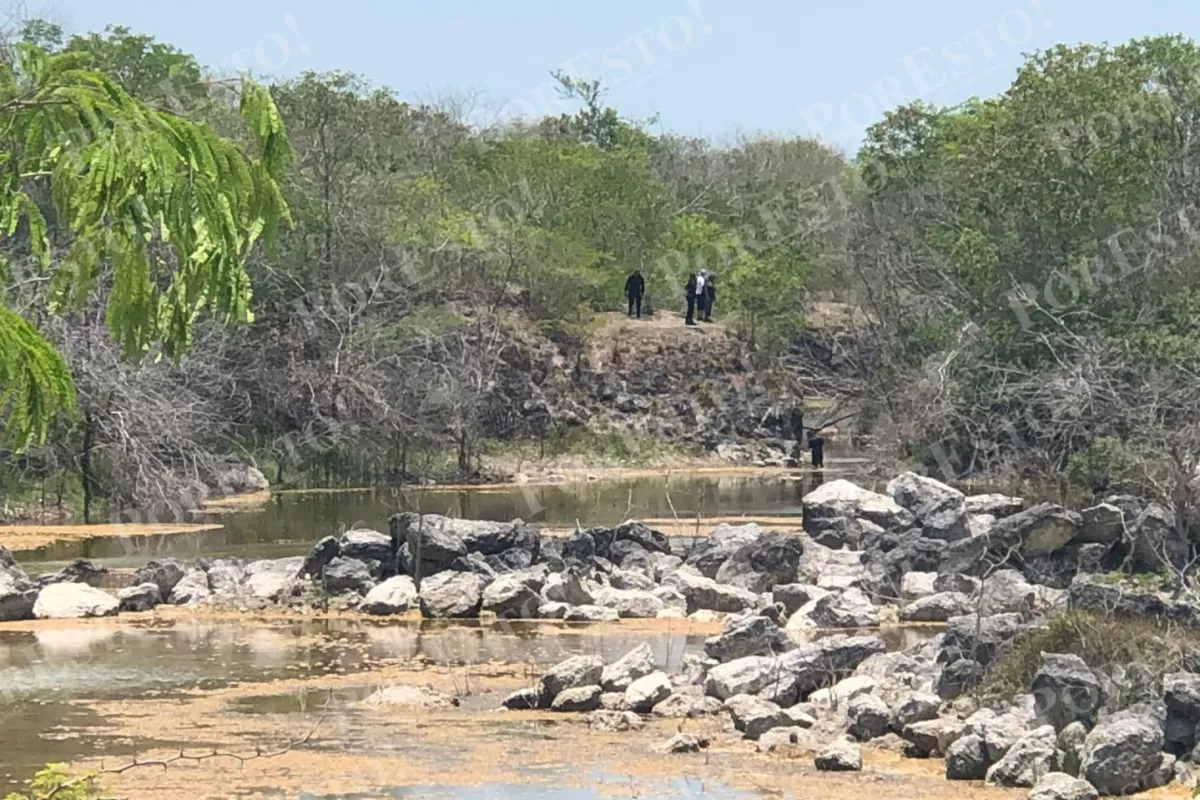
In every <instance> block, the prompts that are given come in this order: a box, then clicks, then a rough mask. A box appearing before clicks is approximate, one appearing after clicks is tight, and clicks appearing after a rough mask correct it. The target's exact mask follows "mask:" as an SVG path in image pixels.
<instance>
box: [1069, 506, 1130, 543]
mask: <svg viewBox="0 0 1200 800" xmlns="http://www.w3.org/2000/svg"><path fill="white" fill-rule="evenodd" d="M1079 517H1080V519H1081V521H1082V522H1081V527H1080V530H1079V535H1078V536H1077V537H1076V541H1078V542H1080V543H1082V544H1103V545H1114V544H1116V543H1117V542H1119V541H1121V539H1123V538H1124V536H1125V514H1124V512H1122V511H1121V509H1120V508H1118V507H1117V506H1114V505H1110V504H1109V503H1100V504H1099V505H1094V506H1091V507H1090V508H1085V509H1084V510H1083V511H1080V512H1079Z"/></svg>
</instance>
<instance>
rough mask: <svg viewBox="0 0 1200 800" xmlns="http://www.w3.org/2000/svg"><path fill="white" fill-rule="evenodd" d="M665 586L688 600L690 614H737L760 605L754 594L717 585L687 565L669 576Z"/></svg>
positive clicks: (732, 587) (736, 588)
mask: <svg viewBox="0 0 1200 800" xmlns="http://www.w3.org/2000/svg"><path fill="white" fill-rule="evenodd" d="M664 585H666V586H670V587H672V588H674V589H677V590H678V591H679V593H680V594H682V595H683V596H684V598H686V599H687V613H689V614H691V613H693V612H695V611H699V610H700V609H708V610H709V611H721V612H725V613H737V612H740V611H745V610H746V609H748V608H754V606H755V605H757V604H758V596H757V595H755V594H754V592H751V591H748V590H746V589H739V588H738V587H736V586H726V585H725V584H723V583H717V582H716V581H715V580H713V579H712V578H706V577H705V576H704V575H701V574H700V573H698V572H696V571H694V570H692V569H690V568H688V567H687V566H686V565H685V566H683V567H680V568H679V569H677V570H676V571H675V572H673V573H671V574H670V575H669V576H667V579H666V582H665V584H664Z"/></svg>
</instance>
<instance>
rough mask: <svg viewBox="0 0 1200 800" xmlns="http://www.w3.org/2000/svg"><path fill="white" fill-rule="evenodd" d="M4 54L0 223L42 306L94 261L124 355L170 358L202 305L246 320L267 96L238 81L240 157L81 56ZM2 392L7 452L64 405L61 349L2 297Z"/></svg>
mask: <svg viewBox="0 0 1200 800" xmlns="http://www.w3.org/2000/svg"><path fill="white" fill-rule="evenodd" d="M14 56H15V57H14V59H13V60H11V61H9V62H6V63H3V64H0V119H3V123H4V127H3V131H4V134H3V135H4V141H3V144H2V145H0V220H2V221H3V226H4V232H5V233H6V234H7V236H8V237H9V238H10V240H11V239H12V237H15V236H18V235H22V234H23V241H24V242H25V245H26V248H27V251H28V255H29V257H30V258H31V259H32V260H33V262H34V263H35V264H36V265H37V267H38V268H39V269H41V270H42V271H44V272H45V273H46V274H47V276H48V277H49V285H50V308H51V309H52V310H53V311H57V312H69V311H70V310H72V309H74V308H77V307H79V306H81V305H82V304H83V302H84V301H85V300H86V299H87V297H88V296H89V295H90V293H91V292H92V291H93V290H94V289H96V288H97V277H98V275H99V270H100V268H101V267H102V266H107V267H108V268H109V269H110V270H111V284H110V285H108V286H106V287H103V288H105V289H106V290H107V304H106V312H105V313H106V319H107V323H108V327H109V329H110V330H111V331H112V334H113V336H114V337H115V338H116V340H117V341H118V342H119V343H120V345H121V346H122V349H123V350H124V352H125V353H126V355H127V356H129V357H141V356H144V355H145V354H147V353H149V352H150V351H151V350H152V348H158V350H159V352H161V354H162V355H164V356H166V357H168V358H178V357H179V356H180V355H182V354H183V353H184V352H185V351H187V349H188V347H189V345H190V343H191V333H192V329H193V326H194V324H195V322H196V320H197V318H198V317H199V315H200V314H201V313H202V312H204V311H206V310H207V311H210V312H212V313H214V314H215V315H217V316H218V317H219V318H220V319H222V320H224V321H226V322H237V321H241V322H245V321H248V320H250V319H251V313H250V280H249V277H248V275H247V273H246V270H245V261H246V257H247V255H248V254H249V252H250V250H251V248H252V247H253V246H254V244H255V242H256V241H258V240H259V239H260V238H266V239H268V240H269V239H271V238H273V236H274V233H275V231H276V228H277V226H278V224H279V222H280V221H281V220H287V219H288V208H287V204H286V202H285V201H284V198H283V196H282V194H281V193H280V190H279V187H278V185H277V183H276V176H278V175H279V174H280V172H281V170H282V169H283V167H284V164H285V162H286V160H287V158H288V156H289V153H290V149H289V145H288V142H287V139H286V136H285V133H284V126H283V122H282V120H281V119H280V116H279V114H278V111H277V110H276V108H275V104H274V103H273V101H272V100H271V97H270V95H269V94H268V93H267V91H266V90H265V89H264V88H263V87H261V86H259V85H258V84H256V83H253V82H251V81H244V82H243V84H242V87H241V94H240V105H239V108H240V112H241V114H242V116H243V118H244V119H245V121H246V124H247V127H248V129H249V133H250V136H251V139H252V141H253V143H254V154H253V155H247V154H246V153H245V152H243V151H242V150H241V149H240V148H239V147H237V146H236V145H235V144H234V143H233V142H231V141H229V140H227V139H224V138H222V137H220V136H219V135H217V134H216V133H215V132H214V131H213V130H212V129H211V128H210V127H208V126H207V125H205V124H203V123H199V122H195V121H192V120H189V119H185V118H182V117H179V116H176V115H174V114H172V113H169V112H165V111H161V110H158V109H156V108H153V107H152V106H150V105H148V104H146V103H145V102H144V101H141V100H139V99H136V98H135V97H133V96H132V95H131V94H130V93H129V92H128V91H126V90H125V89H124V88H122V87H121V86H120V85H119V84H118V83H117V82H116V81H115V80H113V78H112V77H110V76H109V75H107V74H105V73H103V72H99V71H96V70H93V69H88V68H86V66H85V65H86V63H87V58H86V57H85V56H84V55H82V54H80V53H71V52H66V53H57V54H53V55H50V54H47V53H46V52H45V51H44V50H42V49H40V48H38V47H37V46H35V45H32V44H29V43H20V44H17V45H16V46H15V48H14ZM47 215H51V220H52V222H53V227H51V225H50V224H48V222H47ZM52 238H53V241H52ZM60 244H61V246H62V248H63V253H62V256H61V257H52V254H53V253H55V252H56V251H55V250H54V249H52V246H54V247H57V246H59V245H60ZM0 391H2V392H3V395H0V403H2V409H0V410H2V411H3V412H6V413H5V417H6V420H5V426H4V435H5V438H6V442H7V444H8V445H9V446H10V447H12V448H14V449H22V448H24V447H26V446H28V445H29V444H30V443H31V442H37V441H41V440H42V439H43V438H44V437H45V435H46V431H47V426H48V425H49V423H50V420H51V419H52V418H53V416H54V414H55V413H56V412H58V411H62V410H65V409H68V408H70V407H71V405H72V402H73V392H72V386H71V379H70V374H69V370H68V369H67V366H66V364H65V363H64V361H63V359H62V358H61V357H60V356H59V355H58V354H57V353H56V352H55V350H54V348H53V347H52V346H51V345H50V344H49V343H48V342H47V341H46V340H45V339H44V337H43V336H41V334H40V333H39V332H38V331H37V330H36V328H35V327H34V326H33V325H32V324H31V323H30V322H29V321H28V320H26V319H24V318H22V317H21V316H20V315H19V314H17V313H16V312H15V311H13V310H11V309H10V308H0Z"/></svg>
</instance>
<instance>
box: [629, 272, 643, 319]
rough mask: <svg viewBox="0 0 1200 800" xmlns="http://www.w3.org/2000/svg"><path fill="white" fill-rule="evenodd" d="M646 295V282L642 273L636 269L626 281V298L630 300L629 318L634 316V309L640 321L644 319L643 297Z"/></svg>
mask: <svg viewBox="0 0 1200 800" xmlns="http://www.w3.org/2000/svg"><path fill="white" fill-rule="evenodd" d="M645 293H646V281H645V279H644V278H643V277H642V273H641V271H640V270H636V269H635V270H634V271H633V273H632V274H631V275H630V276H629V277H628V278H626V279H625V296H626V297H628V298H629V316H631V317H632V316H633V312H634V309H635V308H636V310H637V317H638V319H641V318H642V295H643V294H645Z"/></svg>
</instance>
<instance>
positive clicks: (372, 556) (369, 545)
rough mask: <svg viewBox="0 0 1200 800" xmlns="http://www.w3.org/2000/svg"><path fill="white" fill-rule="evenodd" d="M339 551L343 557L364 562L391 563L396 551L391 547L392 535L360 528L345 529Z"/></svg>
mask: <svg viewBox="0 0 1200 800" xmlns="http://www.w3.org/2000/svg"><path fill="white" fill-rule="evenodd" d="M340 551H341V552H340V554H341V556H342V557H343V558H354V559H358V560H359V561H364V562H366V561H378V562H379V563H381V564H391V563H392V562H393V561H395V559H396V551H395V550H393V549H392V537H390V536H388V535H387V534H383V533H379V532H378V531H370V530H365V529H361V528H360V529H355V530H351V531H346V533H345V534H344V535H343V536H342V541H341V543H340ZM314 555H315V551H314ZM309 557H310V558H311V557H312V556H311V555H310V556H309ZM306 563H307V559H306Z"/></svg>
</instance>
